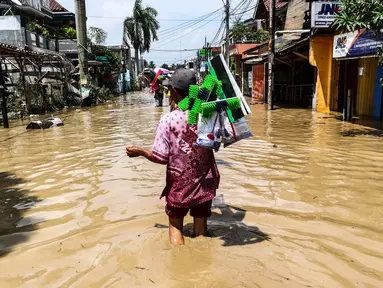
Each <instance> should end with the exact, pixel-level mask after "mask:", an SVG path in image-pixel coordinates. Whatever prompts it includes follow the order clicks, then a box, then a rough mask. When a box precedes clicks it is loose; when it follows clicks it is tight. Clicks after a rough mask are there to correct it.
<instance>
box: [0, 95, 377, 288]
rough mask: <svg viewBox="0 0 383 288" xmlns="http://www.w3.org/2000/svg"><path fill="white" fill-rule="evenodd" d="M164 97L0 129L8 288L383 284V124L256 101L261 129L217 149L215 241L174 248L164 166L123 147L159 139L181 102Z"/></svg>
mask: <svg viewBox="0 0 383 288" xmlns="http://www.w3.org/2000/svg"><path fill="white" fill-rule="evenodd" d="M153 106H154V104H153V101H152V98H150V97H149V96H147V95H142V94H130V95H129V96H128V97H127V99H125V100H124V99H123V98H121V99H120V100H118V101H117V102H116V103H111V104H108V105H104V106H99V107H94V108H89V109H81V110H71V111H68V112H66V113H63V114H62V115H59V116H61V117H62V118H63V119H65V126H64V127H59V128H53V129H49V130H45V131H37V130H35V131H30V132H25V125H26V123H27V122H26V121H24V122H22V121H15V122H13V123H12V126H13V127H14V128H13V129H11V130H9V131H7V130H3V129H0V217H1V218H0V287H2V288H3V287H28V288H30V287H97V288H98V287H332V288H333V287H383V137H378V136H379V134H380V133H379V131H374V130H371V129H368V128H366V127H364V126H361V125H356V124H351V123H343V122H341V121H339V120H337V119H335V118H334V117H332V116H329V115H325V114H318V113H313V112H311V111H309V110H301V109H279V110H275V111H273V112H268V111H266V110H265V109H264V107H263V106H262V105H256V106H252V110H253V114H252V115H251V116H250V117H249V119H248V123H249V126H250V128H251V130H252V132H253V133H254V135H255V136H254V138H252V139H250V140H246V141H241V142H239V143H237V144H235V145H233V147H231V148H230V149H225V150H222V151H220V152H219V153H218V154H216V156H217V162H218V165H219V168H220V171H221V176H222V182H221V186H220V189H219V191H218V195H220V196H219V197H217V199H216V201H215V202H214V210H213V212H214V213H213V217H212V219H211V221H210V222H209V224H210V233H211V235H212V237H211V238H201V239H193V238H190V237H187V238H186V246H184V247H171V245H170V244H169V243H168V236H167V233H168V232H167V218H166V215H165V213H164V202H163V201H162V200H159V195H160V193H161V192H162V188H163V186H164V183H165V177H164V174H165V167H163V166H157V165H155V164H152V163H149V162H147V161H145V160H144V159H129V158H127V157H126V155H125V151H124V149H125V146H126V145H143V146H145V147H148V148H149V147H150V145H151V142H152V141H153V137H154V131H155V128H156V124H157V122H158V121H159V119H160V117H161V115H162V114H163V113H164V112H166V111H168V108H163V109H161V108H154V107H153ZM22 125H24V126H22ZM380 136H381V134H380ZM191 220H192V219H191V218H187V219H186V224H187V225H186V228H185V230H186V234H190V227H191V226H190V223H191Z"/></svg>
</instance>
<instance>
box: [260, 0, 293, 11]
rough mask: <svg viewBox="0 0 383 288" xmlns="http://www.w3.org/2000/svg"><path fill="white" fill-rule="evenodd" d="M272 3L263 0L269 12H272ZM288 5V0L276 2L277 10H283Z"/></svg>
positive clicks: (269, 0)
mask: <svg viewBox="0 0 383 288" xmlns="http://www.w3.org/2000/svg"><path fill="white" fill-rule="evenodd" d="M270 2H271V0H263V3H264V4H265V7H266V10H267V11H269V10H270ZM287 4H288V2H286V0H276V1H275V8H277V9H279V8H283V7H285V6H286V5H287Z"/></svg>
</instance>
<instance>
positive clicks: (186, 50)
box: [150, 48, 199, 52]
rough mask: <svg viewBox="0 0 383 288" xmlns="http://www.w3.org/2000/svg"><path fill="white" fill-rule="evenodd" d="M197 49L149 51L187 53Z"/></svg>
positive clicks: (156, 50)
mask: <svg viewBox="0 0 383 288" xmlns="http://www.w3.org/2000/svg"><path fill="white" fill-rule="evenodd" d="M197 50H199V48H196V49H181V50H167V49H150V51H155V52H188V51H197Z"/></svg>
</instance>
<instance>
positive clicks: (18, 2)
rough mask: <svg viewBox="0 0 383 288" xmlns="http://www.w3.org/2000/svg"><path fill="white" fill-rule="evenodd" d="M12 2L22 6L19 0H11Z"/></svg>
mask: <svg viewBox="0 0 383 288" xmlns="http://www.w3.org/2000/svg"><path fill="white" fill-rule="evenodd" d="M11 1H12V2H13V3H15V4H16V5H19V6H23V4H22V3H21V2H20V0H11Z"/></svg>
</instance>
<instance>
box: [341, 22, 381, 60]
mask: <svg viewBox="0 0 383 288" xmlns="http://www.w3.org/2000/svg"><path fill="white" fill-rule="evenodd" d="M382 33H383V31H381V32H380V33H376V32H373V31H367V30H365V29H363V30H360V31H354V32H350V33H346V34H340V35H336V36H334V50H333V57H334V58H342V57H358V56H368V55H374V54H376V53H377V51H378V48H379V47H383V34H382Z"/></svg>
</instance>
